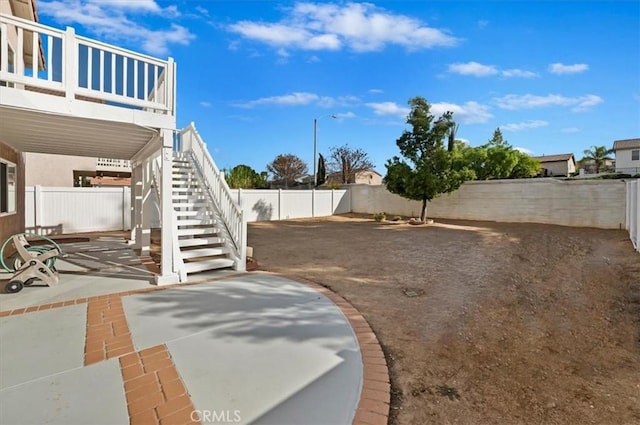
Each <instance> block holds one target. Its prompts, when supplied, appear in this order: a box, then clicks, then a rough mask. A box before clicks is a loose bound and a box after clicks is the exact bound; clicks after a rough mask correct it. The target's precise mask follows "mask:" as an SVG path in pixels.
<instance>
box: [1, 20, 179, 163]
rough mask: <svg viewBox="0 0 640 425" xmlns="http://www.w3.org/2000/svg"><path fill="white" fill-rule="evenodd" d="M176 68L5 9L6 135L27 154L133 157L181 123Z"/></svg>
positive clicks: (3, 86) (3, 123)
mask: <svg viewBox="0 0 640 425" xmlns="http://www.w3.org/2000/svg"><path fill="white" fill-rule="evenodd" d="M175 68H176V67H175V63H174V61H173V60H172V59H171V58H169V59H167V60H161V59H157V58H153V57H150V56H147V55H144V54H141V53H136V52H133V51H129V50H125V49H122V48H120V47H117V46H111V45H108V44H105V43H102V42H99V41H96V40H91V39H89V38H85V37H81V36H78V35H76V34H75V30H74V29H73V28H70V27H68V28H67V29H66V30H64V31H62V30H59V29H55V28H51V27H47V26H44V25H41V24H38V23H34V22H32V21H28V20H24V19H21V18H17V17H15V16H10V15H5V14H0V114H1V115H2V119H1V120H0V136H1V137H2V138H3V139H5V141H6V142H7V143H10V144H12V145H14V147H16V148H17V149H19V150H21V151H26V152H43V153H59V154H70V155H86V156H94V157H117V158H126V159H128V158H131V157H132V156H133V155H134V154H135V153H136V152H138V151H139V150H140V149H141V148H142V147H143V146H144V144H145V143H146V142H148V141H149V140H150V139H151V138H152V137H153V135H154V133H155V132H154V129H160V128H167V129H173V128H175V81H176V79H175Z"/></svg>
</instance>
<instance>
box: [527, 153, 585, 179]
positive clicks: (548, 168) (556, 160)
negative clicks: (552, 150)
mask: <svg viewBox="0 0 640 425" xmlns="http://www.w3.org/2000/svg"><path fill="white" fill-rule="evenodd" d="M532 158H533V159H535V160H538V161H539V162H540V164H541V165H542V169H541V170H540V175H541V176H543V177H554V176H558V177H560V176H564V177H568V176H571V175H573V174H575V172H576V159H575V158H574V156H573V154H572V153H563V154H558V155H543V156H534V157H532Z"/></svg>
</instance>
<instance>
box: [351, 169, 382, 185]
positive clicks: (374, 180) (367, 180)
mask: <svg viewBox="0 0 640 425" xmlns="http://www.w3.org/2000/svg"><path fill="white" fill-rule="evenodd" d="M356 184H375V185H380V184H382V176H381V175H380V174H378V173H374V172H373V171H363V172H360V173H357V174H356Z"/></svg>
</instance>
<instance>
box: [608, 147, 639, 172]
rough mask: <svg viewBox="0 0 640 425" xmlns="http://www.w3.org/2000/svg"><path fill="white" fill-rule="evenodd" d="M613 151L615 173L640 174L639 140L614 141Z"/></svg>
mask: <svg viewBox="0 0 640 425" xmlns="http://www.w3.org/2000/svg"><path fill="white" fill-rule="evenodd" d="M613 150H614V152H615V155H616V172H617V173H625V174H640V139H625V140H616V141H615V142H613Z"/></svg>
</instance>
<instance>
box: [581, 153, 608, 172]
mask: <svg viewBox="0 0 640 425" xmlns="http://www.w3.org/2000/svg"><path fill="white" fill-rule="evenodd" d="M612 153H613V149H608V148H607V147H606V146H591V149H586V150H585V151H584V152H583V154H584V158H582V160H581V161H584V160H587V161H593V162H594V163H595V165H596V173H599V172H600V169H601V168H602V166H603V165H604V163H605V161H606V160H608V159H611V157H609V155H610V154H612Z"/></svg>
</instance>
